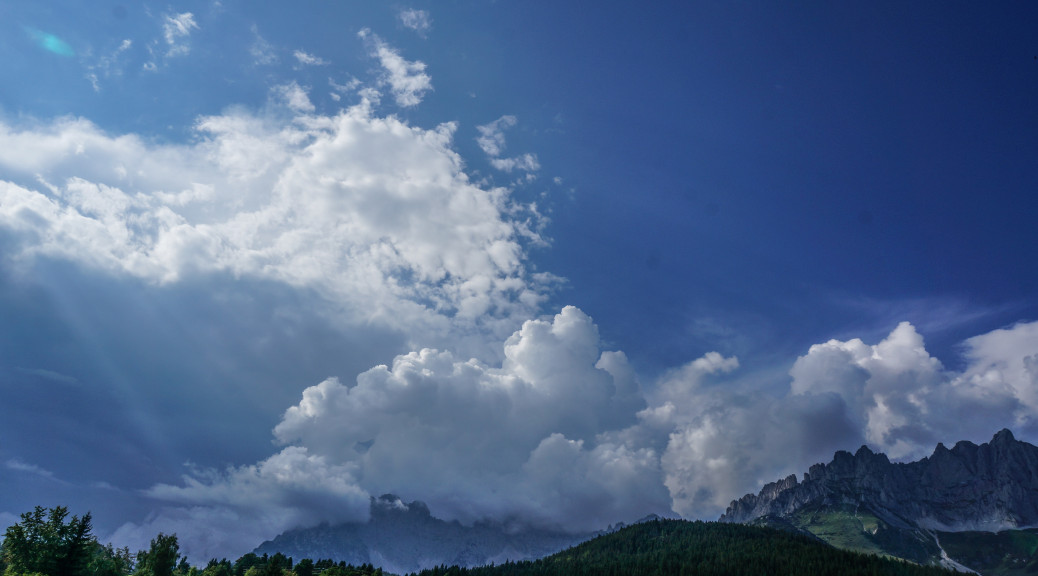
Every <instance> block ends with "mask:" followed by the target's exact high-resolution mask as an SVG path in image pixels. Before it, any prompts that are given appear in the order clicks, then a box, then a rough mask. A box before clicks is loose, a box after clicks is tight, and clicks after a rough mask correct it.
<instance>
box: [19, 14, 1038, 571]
mask: <svg viewBox="0 0 1038 576" xmlns="http://www.w3.org/2000/svg"><path fill="white" fill-rule="evenodd" d="M1036 18H1038V6H1035V5H1034V4H1033V3H1028V2H1003V3H999V4H997V5H996V4H978V3H968V2H917V3H911V4H906V3H902V2H870V3H838V4H834V3H831V2H804V3H798V4H797V5H796V6H789V5H779V4H777V3H768V2H749V1H747V2H671V1H664V2H654V3H650V4H648V5H646V4H644V3H641V4H638V5H635V4H634V3H625V2H597V3H587V2H571V3H561V4H560V3H557V2H540V1H524V2H514V1H510V0H497V1H490V0H443V1H440V2H431V1H427V2H421V1H415V2H346V1H343V0H305V1H303V2H295V3H275V2H258V3H257V2H245V1H243V0H219V1H214V0H198V1H194V0H185V1H181V2H176V3H156V2H150V1H109V0H99V1H97V2H88V3H84V2H71V1H53V2H26V1H13V2H4V3H2V4H0V526H4V525H9V524H10V523H13V522H15V521H17V519H18V516H19V515H20V514H21V513H23V512H26V511H28V510H31V509H32V507H34V506H36V505H42V506H55V505H65V506H68V507H69V508H70V510H71V512H72V513H78V514H82V513H84V512H86V511H90V512H91V513H92V514H93V518H94V524H95V532H96V533H97V534H98V536H99V538H100V539H101V540H102V541H105V542H107V541H111V542H113V543H115V544H116V545H118V546H123V545H126V546H130V547H131V549H140V548H144V547H146V546H147V544H148V541H149V540H150V539H151V538H153V537H154V536H155V535H156V534H157V533H159V532H165V533H170V532H175V533H176V534H177V535H178V537H179V540H180V543H181V547H182V550H183V551H184V552H186V553H187V554H188V556H189V558H190V559H191V560H192V561H193V562H195V563H203V564H204V562H205V561H207V560H208V559H209V558H212V557H229V558H232V559H233V558H235V557H237V556H239V555H241V554H243V553H245V552H248V551H249V550H251V549H252V548H253V547H255V546H256V545H258V544H259V543H261V542H262V541H264V540H266V539H269V538H272V537H273V536H275V535H277V534H278V533H280V532H282V531H284V530H287V529H291V528H294V527H303V526H313V525H316V524H319V523H321V522H332V523H335V522H347V521H352V522H363V521H366V519H367V516H368V511H369V501H370V498H371V497H373V496H378V495H381V494H384V493H393V494H397V495H398V496H400V497H401V498H402V499H403V500H404V501H412V500H421V501H423V502H426V503H427V504H428V506H429V508H430V510H431V511H432V513H433V514H434V515H435V516H437V517H439V518H443V519H447V520H458V521H461V522H463V523H472V522H477V521H493V522H503V523H506V524H508V525H510V526H513V527H516V528H522V527H537V528H551V529H562V530H569V531H583V530H595V529H599V528H602V527H604V526H606V525H608V524H612V523H615V522H618V521H624V522H630V521H632V520H635V519H637V518H640V517H642V516H644V515H646V514H649V513H657V514H661V515H669V516H681V517H686V518H702V519H715V518H716V517H717V516H718V515H719V514H720V513H722V512H723V511H724V508H725V506H726V505H727V504H728V503H729V502H730V501H731V500H732V499H734V498H738V497H740V496H742V495H743V494H745V493H748V492H755V491H757V490H759V488H760V487H761V486H762V485H763V484H764V483H766V482H770V481H773V480H776V479H778V478H781V477H784V476H786V475H788V474H791V473H798V474H799V473H802V472H804V471H806V470H807V468H808V467H809V466H810V465H812V464H814V463H817V462H827V461H829V460H830V459H831V457H832V454H833V452H834V451H836V450H852V451H853V450H855V449H856V448H857V447H859V446H861V445H863V444H866V445H868V446H870V447H871V448H872V449H873V450H876V451H883V452H885V453H887V454H888V455H889V456H890V457H891V458H892V459H895V460H901V461H907V460H913V459H917V458H920V457H924V456H927V455H929V454H930V453H932V451H933V449H934V447H935V446H936V444H937V443H938V442H943V443H946V444H949V445H950V444H953V443H955V442H957V441H959V440H970V441H973V442H977V443H980V442H984V441H987V440H989V439H990V438H991V436H992V435H993V434H994V433H995V432H997V431H998V430H1000V429H1002V428H1007V427H1008V428H1010V429H1011V430H1013V432H1014V433H1015V434H1016V436H1017V437H1018V438H1020V439H1022V440H1025V441H1029V442H1038V299H1036V296H1038V267H1036V266H1034V265H1033V263H1034V262H1035V261H1038V226H1035V225H1034V222H1035V215H1036V214H1038V199H1036V194H1035V193H1036V191H1038V170H1036V169H1035V167H1036V166H1038V108H1036V107H1035V106H1034V103H1035V102H1036V101H1038V37H1036V36H1035V34H1034V26H1033V23H1034V22H1035V21H1036Z"/></svg>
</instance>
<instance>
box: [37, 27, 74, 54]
mask: <svg viewBox="0 0 1038 576" xmlns="http://www.w3.org/2000/svg"><path fill="white" fill-rule="evenodd" d="M25 31H26V32H27V33H28V34H29V37H30V38H32V40H33V41H34V42H36V44H37V45H39V47H40V48H43V49H44V50H46V51H48V52H51V53H54V54H57V55H58V56H75V55H76V51H75V50H73V49H72V46H70V45H69V44H68V42H65V41H64V40H62V39H61V38H58V37H57V36H55V35H54V34H51V33H49V32H44V31H43V30H37V29H36V28H28V27H26V28H25Z"/></svg>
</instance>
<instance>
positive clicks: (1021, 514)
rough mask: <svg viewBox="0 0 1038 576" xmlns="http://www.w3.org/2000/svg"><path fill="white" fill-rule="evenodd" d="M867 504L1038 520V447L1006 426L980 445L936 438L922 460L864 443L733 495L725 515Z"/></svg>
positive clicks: (893, 517) (958, 524)
mask: <svg viewBox="0 0 1038 576" xmlns="http://www.w3.org/2000/svg"><path fill="white" fill-rule="evenodd" d="M841 503H842V504H846V503H853V504H854V505H856V506H858V505H861V506H865V507H866V508H868V509H870V510H872V511H873V512H874V513H875V514H877V515H878V516H880V517H884V518H888V519H889V520H890V521H892V522H898V523H901V522H902V521H903V522H904V523H907V524H910V525H916V526H920V527H923V528H938V529H942V530H997V529H1003V528H1015V527H1020V526H1030V525H1038V448H1036V447H1035V446H1033V445H1031V444H1028V443H1026V442H1020V441H1018V440H1016V438H1015V437H1014V436H1013V433H1012V432H1010V431H1009V430H1007V429H1004V430H1001V431H1000V432H998V433H997V434H995V436H994V437H993V438H992V439H991V441H990V442H988V443H987V444H981V445H980V446H978V445H976V444H973V443H972V442H967V441H961V442H958V443H957V444H955V446H954V447H953V448H952V449H950V450H949V449H948V448H947V447H946V446H944V444H938V445H937V446H936V448H935V449H934V452H933V454H932V455H931V456H929V457H927V458H923V459H922V460H919V461H917V462H910V463H891V462H890V460H889V459H888V458H887V456H886V455H885V454H882V453H875V452H873V451H872V450H870V449H869V448H868V447H867V446H862V447H861V448H859V449H858V450H857V452H855V453H854V454H851V453H850V452H846V451H839V452H836V454H835V455H834V456H833V460H832V461H831V462H830V463H829V464H816V465H814V466H811V468H810V470H809V471H808V473H807V474H805V475H804V481H803V482H801V483H797V482H796V478H795V476H790V477H787V478H785V479H783V480H780V481H778V482H773V483H771V484H767V485H766V486H764V487H763V489H762V490H761V491H760V493H759V494H756V495H754V494H747V495H746V496H743V497H742V498H740V499H738V500H735V501H733V502H732V503H731V505H730V506H729V507H728V509H727V510H726V511H725V513H724V515H722V516H721V521H725V522H750V521H753V520H755V519H757V518H761V517H764V516H779V517H783V516H788V515H790V514H792V513H793V512H795V511H796V510H798V509H800V508H801V507H803V506H806V505H808V504H811V505H839V504H841Z"/></svg>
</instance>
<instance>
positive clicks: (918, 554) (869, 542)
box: [760, 505, 941, 564]
mask: <svg viewBox="0 0 1038 576" xmlns="http://www.w3.org/2000/svg"><path fill="white" fill-rule="evenodd" d="M760 524H762V525H765V526H774V527H776V528H787V529H789V528H790V527H792V528H793V529H797V530H801V531H804V532H807V533H810V534H812V535H814V536H816V537H817V538H818V539H820V540H822V541H824V542H826V543H828V544H831V545H832V546H835V547H837V548H840V549H842V550H850V551H852V552H861V553H863V554H877V555H879V556H888V557H892V558H903V559H907V560H910V561H912V562H915V563H917V564H933V563H936V562H937V561H938V560H939V559H940V557H941V551H940V548H938V547H937V544H936V543H935V542H934V540H933V537H932V536H930V535H929V534H926V533H924V532H922V531H919V530H906V529H903V528H898V527H896V526H891V525H890V524H888V523H887V522H884V521H883V520H882V519H880V518H878V517H876V516H875V515H874V514H872V513H871V512H869V511H868V509H866V508H862V507H857V506H853V505H845V506H805V507H803V508H801V509H800V510H798V511H797V512H796V513H794V514H792V515H791V516H790V517H788V518H782V519H769V518H765V519H763V521H762V522H760Z"/></svg>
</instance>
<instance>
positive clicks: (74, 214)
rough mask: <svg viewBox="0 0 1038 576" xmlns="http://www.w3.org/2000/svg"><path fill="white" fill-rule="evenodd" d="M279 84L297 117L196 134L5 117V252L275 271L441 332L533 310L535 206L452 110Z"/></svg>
mask: <svg viewBox="0 0 1038 576" xmlns="http://www.w3.org/2000/svg"><path fill="white" fill-rule="evenodd" d="M275 92H276V94H277V95H278V96H279V97H281V98H282V99H283V100H284V104H285V106H286V109H287V110H288V111H289V112H290V113H291V114H289V117H287V118H285V119H283V120H273V119H271V118H269V117H266V118H261V117H258V116H255V115H253V114H251V113H249V112H248V111H245V110H242V109H236V110H232V111H229V112H226V113H224V114H221V115H217V116H206V117H202V118H199V120H198V122H197V124H196V126H195V130H196V134H197V138H196V139H195V140H194V141H193V142H192V143H189V144H184V145H165V144H154V143H150V142H147V141H145V140H143V139H141V138H139V137H137V136H135V135H132V134H127V135H110V134H107V133H105V132H103V131H102V130H100V129H99V128H98V127H96V126H94V125H93V124H91V123H90V122H88V121H85V120H81V119H74V118H64V119H59V120H56V121H53V122H51V123H49V124H44V125H37V126H32V127H30V128H25V129H18V128H15V127H12V126H8V125H3V124H0V228H2V229H6V230H7V231H8V232H9V233H10V234H12V235H11V236H9V241H8V242H7V245H6V246H5V248H4V249H5V252H7V253H8V255H9V256H10V257H11V258H13V259H14V262H16V263H17V262H21V263H22V264H23V265H28V264H31V262H32V261H33V260H34V259H36V258H40V257H45V258H59V259H64V260H70V261H73V262H77V263H79V264H80V265H82V266H84V267H87V268H90V269H93V270H97V271H101V272H104V273H108V274H114V275H126V276H130V277H136V278H141V279H144V280H147V281H151V282H155V283H160V284H161V283H170V282H178V281H179V280H181V279H183V278H185V277H190V276H192V275H197V274H212V273H229V274H232V275H235V276H249V277H254V278H261V279H266V280H271V281H275V282H280V283H284V284H287V285H290V286H293V287H297V288H303V289H307V290H311V291H314V292H315V293H316V294H319V295H321V296H322V297H323V299H324V300H325V301H326V302H327V303H328V304H329V312H330V313H333V314H335V315H337V316H339V317H341V318H343V319H345V320H347V321H349V322H354V323H369V322H371V323H376V324H378V325H381V326H385V327H390V328H395V329H399V330H403V331H406V332H407V333H408V334H410V335H412V336H413V337H414V339H415V340H416V341H423V340H424V342H423V343H426V344H427V343H430V342H436V340H435V338H438V337H442V336H445V335H446V334H447V333H448V332H451V331H454V333H455V334H462V335H463V334H465V333H467V332H470V331H472V330H476V331H483V330H490V332H491V333H494V334H497V335H498V336H497V337H498V338H500V337H504V336H505V335H507V334H509V333H511V331H513V330H514V329H515V328H516V327H517V326H518V325H519V323H520V322H521V321H522V320H524V319H526V318H529V317H530V316H531V314H533V313H535V312H534V311H535V310H536V309H537V307H538V306H539V304H540V301H541V300H542V296H541V293H542V287H541V286H540V281H539V280H537V278H538V277H531V276H530V275H528V274H527V273H526V271H525V268H524V264H523V262H524V260H525V252H524V248H523V246H522V244H521V243H520V241H521V240H522V239H523V238H524V237H528V236H529V235H530V234H531V233H530V232H529V227H528V226H527V225H526V223H524V222H520V221H519V220H518V219H519V218H524V216H523V213H524V209H523V208H522V207H521V206H518V205H516V204H514V203H513V202H512V200H511V199H510V197H509V191H508V190H506V189H503V188H492V189H483V188H480V187H479V186H477V185H476V184H474V183H472V182H470V181H469V179H468V177H467V176H466V174H465V173H464V172H463V170H462V161H461V159H460V158H459V156H458V155H457V153H456V152H454V151H453V150H452V137H453V134H454V131H455V125H454V124H451V123H447V124H442V125H440V126H437V127H435V128H432V129H422V128H417V127H413V126H409V125H407V124H405V123H404V122H402V121H400V120H398V119H396V118H394V117H386V118H383V117H377V116H374V115H373V114H372V112H371V106H370V104H369V103H368V102H367V101H362V102H361V103H360V104H358V105H356V106H354V107H352V108H349V109H347V110H344V111H341V112H340V113H337V114H335V115H331V116H324V115H314V114H312V112H313V105H312V104H311V103H310V101H309V99H308V98H307V96H306V93H305V91H303V89H302V88H300V87H299V86H298V85H295V84H289V85H287V86H282V87H279V88H277V89H276V90H275ZM429 338H431V340H430V339H429Z"/></svg>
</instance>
